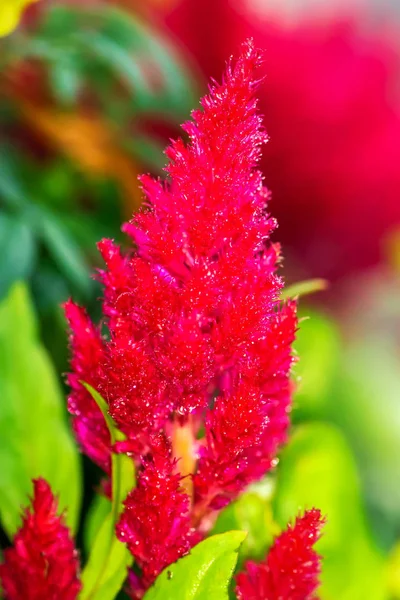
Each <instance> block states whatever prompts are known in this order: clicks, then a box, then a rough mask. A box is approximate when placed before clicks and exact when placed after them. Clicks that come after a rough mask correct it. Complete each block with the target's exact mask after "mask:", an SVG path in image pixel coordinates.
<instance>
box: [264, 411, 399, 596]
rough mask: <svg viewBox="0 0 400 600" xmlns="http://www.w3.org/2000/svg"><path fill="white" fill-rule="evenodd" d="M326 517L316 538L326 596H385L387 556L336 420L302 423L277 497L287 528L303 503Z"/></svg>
mask: <svg viewBox="0 0 400 600" xmlns="http://www.w3.org/2000/svg"><path fill="white" fill-rule="evenodd" d="M311 507H317V508H319V509H321V511H322V513H323V514H324V515H326V517H327V523H326V525H325V527H324V531H323V536H322V538H321V540H320V541H319V542H318V544H317V549H318V551H319V552H320V553H321V554H322V556H323V558H324V560H323V571H322V587H321V591H320V596H321V599H322V600H337V599H338V598H340V600H365V599H366V598H368V599H371V600H386V599H387V595H386V593H385V581H384V577H385V571H384V566H385V565H384V560H383V558H382V556H381V554H380V552H379V551H378V549H377V547H376V545H375V542H374V540H373V538H372V535H371V533H370V531H369V529H368V526H367V523H366V517H365V512H364V508H363V505H362V501H361V493H360V486H359V481H358V477H357V472H356V469H355V466H354V461H353V457H352V455H351V453H350V451H349V449H348V447H347V444H346V443H345V441H344V439H343V437H342V435H341V434H340V433H339V432H338V431H337V430H336V429H335V428H334V427H332V426H329V425H325V424H321V423H319V424H309V425H304V426H300V427H299V428H298V429H297V430H296V431H295V433H294V435H293V436H292V438H291V440H290V442H289V444H288V446H287V447H286V449H285V450H284V451H283V453H282V457H281V461H280V464H279V469H278V478H277V486H276V493H275V498H274V509H275V518H276V520H277V522H278V523H279V525H280V526H281V527H282V528H284V527H286V526H287V523H288V522H290V521H293V518H294V517H295V516H296V515H297V514H298V513H299V511H303V510H305V509H308V508H311Z"/></svg>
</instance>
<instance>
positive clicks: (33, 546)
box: [0, 479, 81, 600]
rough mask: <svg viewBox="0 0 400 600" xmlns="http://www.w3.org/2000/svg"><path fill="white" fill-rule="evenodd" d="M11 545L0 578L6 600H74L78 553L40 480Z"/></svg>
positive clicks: (62, 519) (48, 491)
mask: <svg viewBox="0 0 400 600" xmlns="http://www.w3.org/2000/svg"><path fill="white" fill-rule="evenodd" d="M33 484H34V495H33V500H32V508H31V509H29V508H28V509H27V510H26V512H25V515H24V520H23V524H22V527H21V529H20V530H19V531H18V533H17V534H16V536H15V539H14V547H13V548H8V549H7V550H5V552H4V563H3V564H2V565H0V581H1V585H2V587H3V590H4V594H5V598H6V600H22V599H23V600H75V599H76V598H77V596H78V593H79V591H80V589H81V584H80V581H79V561H78V555H77V552H76V550H75V547H74V543H73V541H72V539H71V536H70V533H69V530H68V528H67V527H66V526H65V524H64V518H63V516H58V515H57V501H56V499H55V498H54V496H53V494H52V491H51V489H50V486H49V484H48V483H47V482H46V481H45V480H44V479H36V480H35V481H34V482H33Z"/></svg>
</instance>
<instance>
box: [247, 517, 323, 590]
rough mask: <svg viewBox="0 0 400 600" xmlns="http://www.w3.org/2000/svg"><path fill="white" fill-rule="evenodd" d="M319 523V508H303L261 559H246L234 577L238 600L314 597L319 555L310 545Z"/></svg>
mask: <svg viewBox="0 0 400 600" xmlns="http://www.w3.org/2000/svg"><path fill="white" fill-rule="evenodd" d="M323 523H324V519H323V518H321V513H320V511H319V510H316V509H312V510H309V511H306V512H305V513H304V515H303V516H302V517H298V518H297V519H296V522H295V524H294V525H293V526H291V525H289V526H288V528H287V529H286V530H285V531H284V532H283V533H282V534H281V535H280V536H279V537H277V538H276V539H275V541H274V543H273V545H272V547H271V549H270V551H269V553H268V556H267V558H266V560H265V561H264V562H262V563H258V564H257V563H254V562H248V563H247V564H246V570H245V571H244V572H243V573H240V574H239V575H238V576H237V587H236V592H237V597H238V600H278V599H279V600H312V599H314V600H315V598H316V597H315V595H314V592H315V591H316V590H317V588H318V586H319V574H320V562H321V557H320V556H319V555H318V554H317V552H316V551H315V550H314V548H313V546H314V544H315V543H316V542H317V541H318V539H319V537H320V530H321V527H322V525H323Z"/></svg>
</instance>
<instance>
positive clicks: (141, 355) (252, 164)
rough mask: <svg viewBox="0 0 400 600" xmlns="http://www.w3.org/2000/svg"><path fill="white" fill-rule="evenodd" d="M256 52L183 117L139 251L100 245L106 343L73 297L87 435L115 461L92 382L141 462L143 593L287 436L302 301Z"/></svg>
mask: <svg viewBox="0 0 400 600" xmlns="http://www.w3.org/2000/svg"><path fill="white" fill-rule="evenodd" d="M259 62H260V56H259V53H258V52H257V51H256V50H255V49H254V47H253V45H252V43H251V42H248V43H247V44H246V45H245V46H244V50H243V54H242V56H241V57H240V58H239V59H238V61H237V62H236V64H232V63H230V64H229V66H228V69H227V73H226V76H225V79H224V81H223V83H222V84H221V85H217V84H213V86H212V87H211V88H210V94H209V95H208V96H207V97H205V98H204V99H203V100H202V109H201V110H196V111H194V112H193V114H192V117H193V120H192V121H191V122H188V123H186V124H185V125H184V130H185V132H186V133H187V135H188V138H189V142H188V144H187V145H185V144H184V142H183V141H182V140H177V141H175V142H173V143H172V145H171V146H170V147H169V148H168V150H167V156H168V157H169V159H170V163H169V165H168V167H167V172H168V174H169V178H168V180H167V181H166V182H165V183H162V182H160V181H158V180H154V179H152V178H150V177H148V176H144V177H142V184H143V188H144V191H145V194H146V197H147V203H146V206H145V208H144V210H142V212H141V213H140V214H138V215H136V216H135V217H134V218H133V220H132V221H131V222H130V223H128V224H127V225H125V227H124V230H125V232H126V233H127V234H128V235H129V236H130V237H131V238H132V239H133V241H134V243H135V250H134V251H133V252H131V253H129V254H127V255H123V254H122V253H121V252H120V249H119V248H118V247H116V246H115V245H114V243H113V242H112V241H110V240H103V241H102V242H101V243H100V244H99V249H100V252H101V254H102V256H103V258H104V261H105V263H106V267H107V269H106V270H105V271H102V272H100V278H101V280H102V282H103V285H104V289H105V291H104V305H103V312H104V324H105V325H106V326H107V328H108V332H109V333H108V337H107V339H101V337H100V335H99V333H98V330H97V329H96V328H95V327H94V326H93V325H92V324H91V322H90V321H89V319H88V318H87V316H86V315H85V313H84V312H83V311H82V309H80V308H78V307H77V306H75V305H74V304H73V303H72V302H69V303H68V304H67V306H66V313H67V317H68V319H69V322H70V326H71V329H72V336H71V347H72V352H73V358H72V362H71V364H72V368H73V374H72V375H70V376H69V382H70V385H71V388H72V391H71V395H70V398H69V407H70V410H71V412H72V413H73V415H74V427H75V431H76V432H77V437H78V440H79V441H80V443H81V445H82V448H83V450H84V451H85V452H86V453H87V454H88V455H89V456H91V457H93V458H94V459H95V460H96V462H97V463H98V464H100V465H101V466H103V468H104V470H105V471H106V472H107V471H108V466H109V459H108V458H107V456H108V454H107V453H108V448H109V446H108V443H109V440H108V437H107V434H106V432H105V430H104V427H103V425H102V424H101V414H100V411H99V410H96V406H95V404H94V403H93V401H92V399H91V397H90V394H89V393H88V392H87V391H86V390H85V389H84V388H83V387H82V385H81V383H80V381H81V380H85V381H87V382H88V383H90V384H91V385H92V386H93V387H94V388H95V389H96V390H97V391H98V392H99V393H100V394H102V396H103V397H104V399H105V400H106V402H107V403H108V406H109V412H110V415H111V416H112V418H113V419H114V421H115V423H116V424H117V426H118V427H119V429H120V430H121V431H122V432H123V433H124V434H125V435H126V437H127V441H126V442H123V443H122V445H121V444H120V446H119V449H120V450H124V451H128V450H129V452H130V453H132V454H133V456H134V458H135V460H136V462H137V464H138V467H139V475H138V486H137V488H136V489H135V490H134V491H133V492H132V493H131V494H130V496H129V497H128V498H127V500H126V503H125V506H126V508H125V513H124V514H123V516H122V519H121V522H120V524H119V526H118V534H119V536H120V538H121V539H122V540H124V541H126V542H127V543H128V546H129V548H130V549H131V551H132V554H133V555H134V556H135V558H136V560H137V562H138V564H139V566H140V567H141V568H142V579H141V580H139V579H138V578H132V581H133V582H134V583H135V586H136V592H135V594H136V595H137V596H140V595H141V593H142V591H143V589H144V588H146V587H147V586H148V585H149V584H151V583H152V581H153V580H154V579H155V577H156V576H157V574H158V573H159V572H160V571H161V570H162V569H163V568H164V567H166V566H167V565H168V564H170V563H172V562H174V561H175V560H176V559H177V558H178V557H179V556H181V555H182V554H183V553H186V552H187V551H188V550H189V548H190V547H191V545H193V544H194V543H196V541H197V540H198V539H199V535H200V534H199V533H198V532H202V533H204V532H205V531H207V530H208V529H209V527H210V526H211V524H212V521H213V515H214V513H215V511H216V510H218V509H220V508H221V507H222V506H224V505H225V504H226V503H228V502H229V501H231V500H232V499H234V498H235V497H236V496H237V494H238V493H239V492H240V491H242V490H243V489H244V488H245V486H246V485H248V484H249V483H251V482H252V481H254V480H257V479H259V478H260V477H262V476H263V475H264V474H265V473H266V472H267V471H268V470H269V469H270V468H271V467H272V466H273V465H274V461H275V456H276V452H277V449H278V448H279V446H280V445H281V444H282V443H283V442H284V441H285V439H286V435H287V428H288V425H289V416H288V413H289V410H290V392H291V385H290V380H289V373H290V367H291V363H292V356H291V344H292V342H293V340H294V336H295V330H296V326H297V321H296V306H295V304H294V303H292V302H290V303H288V304H286V305H283V306H282V305H281V303H280V300H279V297H280V292H281V288H282V285H283V283H282V280H281V279H280V278H279V277H278V276H277V274H276V270H277V266H278V262H279V247H278V246H276V245H273V244H271V243H270V241H269V235H270V233H271V231H272V230H273V229H274V228H275V221H274V220H273V219H271V218H270V217H269V216H268V214H267V210H266V204H267V200H268V192H267V191H266V189H265V188H264V187H263V185H262V176H261V173H260V172H259V171H258V170H257V169H256V166H257V164H258V162H259V160H260V157H261V145H262V144H263V143H264V142H265V141H266V139H267V137H266V134H265V133H264V131H263V129H262V125H261V117H260V116H259V114H258V112H257V106H256V100H255V98H254V91H255V89H256V87H257V81H256V80H255V79H254V70H255V68H256V67H257V65H258V64H259ZM85 348H87V350H85ZM86 432H90V436H87V435H86ZM182 432H185V435H184V437H185V439H186V442H185V447H183V446H182V443H181V441H182ZM96 436H98V444H97V446H96ZM179 440H180V441H179ZM182 476H184V477H185V480H184V481H183V482H181V477H182ZM196 529H197V532H196V531H195V530H196Z"/></svg>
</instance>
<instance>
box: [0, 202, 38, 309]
mask: <svg viewBox="0 0 400 600" xmlns="http://www.w3.org/2000/svg"><path fill="white" fill-rule="evenodd" d="M0 256H2V257H3V260H2V261H1V265H0V298H2V297H3V296H4V295H5V294H7V292H8V290H9V288H10V286H11V285H12V284H13V283H15V282H16V281H18V280H22V279H26V278H27V277H29V275H30V274H31V272H32V269H33V267H34V265H35V260H36V244H35V239H34V236H33V233H32V230H31V228H30V227H29V225H28V224H27V223H25V222H23V221H22V220H21V219H19V218H16V217H12V216H8V215H6V214H4V213H3V214H0Z"/></svg>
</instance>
